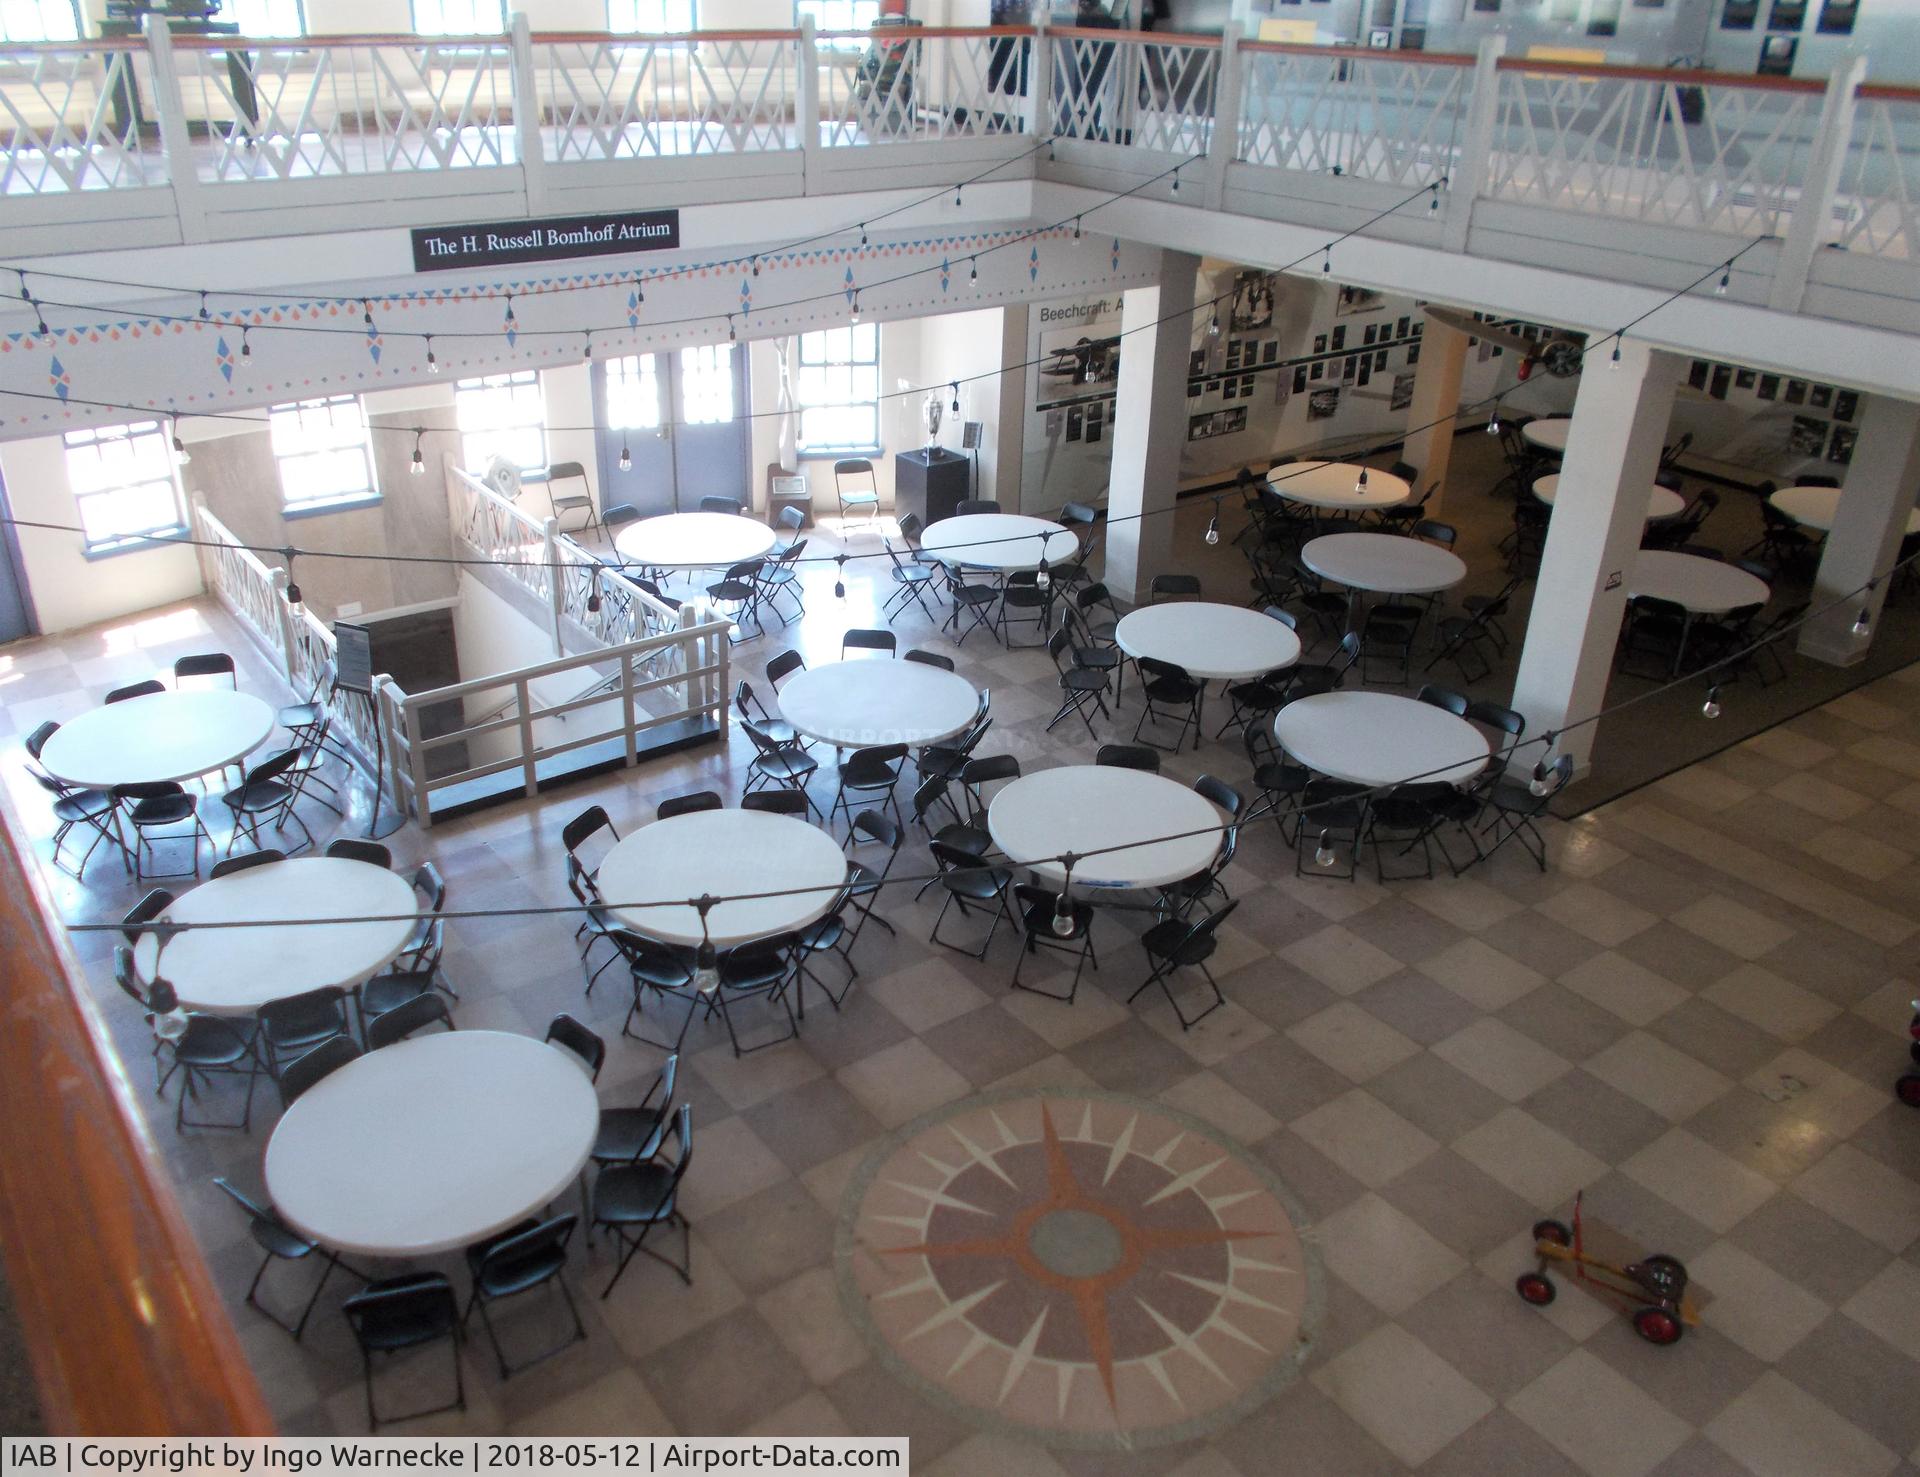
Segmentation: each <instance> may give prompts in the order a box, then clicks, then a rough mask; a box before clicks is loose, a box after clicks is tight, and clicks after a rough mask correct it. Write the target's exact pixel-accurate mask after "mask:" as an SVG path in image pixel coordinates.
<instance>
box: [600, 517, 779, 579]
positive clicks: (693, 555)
mask: <svg viewBox="0 0 1920 1477" xmlns="http://www.w3.org/2000/svg"><path fill="white" fill-rule="evenodd" d="M613 546H614V547H615V548H616V549H618V550H619V551H620V554H621V557H623V558H626V559H631V560H632V561H633V562H634V563H636V564H647V565H655V566H657V567H659V568H661V569H723V568H725V567H726V566H727V565H729V564H740V563H743V562H744V561H746V560H748V559H758V558H760V557H761V556H762V555H763V554H765V553H766V552H767V551H768V550H769V549H771V548H772V547H773V530H772V529H771V528H769V527H768V526H767V525H766V524H764V523H762V522H761V521H760V520H759V519H758V518H747V517H743V516H742V515H740V514H737V513H662V514H661V515H660V516H659V517H658V518H642V519H641V520H640V521H639V522H638V523H630V524H628V525H627V526H626V527H625V528H623V529H621V530H620V533H619V535H618V536H617V537H616V538H615V539H614V541H613Z"/></svg>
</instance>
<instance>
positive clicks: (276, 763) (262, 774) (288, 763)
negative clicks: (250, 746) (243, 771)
mask: <svg viewBox="0 0 1920 1477" xmlns="http://www.w3.org/2000/svg"><path fill="white" fill-rule="evenodd" d="M299 762H300V750H299V749H298V748H297V747H296V748H292V749H282V750H281V751H280V752H279V753H278V754H275V755H274V756H273V757H272V758H270V759H263V760H261V761H260V763H258V764H256V765H254V766H253V768H252V769H249V770H248V771H247V784H248V785H250V786H251V785H257V784H260V783H262V782H264V781H266V780H277V779H279V778H280V776H281V775H283V774H285V773H286V772H287V771H288V770H289V769H292V768H293V766H294V765H296V764H298V763H299Z"/></svg>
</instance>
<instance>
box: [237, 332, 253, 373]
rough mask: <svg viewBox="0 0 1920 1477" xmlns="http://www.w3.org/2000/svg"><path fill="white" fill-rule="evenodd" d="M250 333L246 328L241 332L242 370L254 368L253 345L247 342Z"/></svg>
mask: <svg viewBox="0 0 1920 1477" xmlns="http://www.w3.org/2000/svg"><path fill="white" fill-rule="evenodd" d="M249 332H251V330H250V329H246V328H243V329H241V330H240V367H241V368H242V369H251V368H252V367H253V345H252V344H250V343H248V342H247V334H248V333H249Z"/></svg>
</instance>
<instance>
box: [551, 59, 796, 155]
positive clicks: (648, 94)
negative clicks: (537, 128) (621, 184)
mask: <svg viewBox="0 0 1920 1477" xmlns="http://www.w3.org/2000/svg"><path fill="white" fill-rule="evenodd" d="M799 45H800V33H799V32H798V31H707V32H702V33H700V34H697V35H688V36H535V37H534V38H533V40H532V53H533V64H532V74H533V87H534V93H535V98H536V100H537V103H538V106H539V114H538V116H539V119H540V123H541V134H542V138H543V139H544V149H545V156H546V157H547V158H548V159H551V160H554V161H556V162H559V161H565V160H602V159H662V158H673V157H680V156H684V155H697V154H723V153H724V154H738V153H744V152H746V151H748V150H765V149H796V148H798V147H799V146H800V133H799V128H798V122H797V120H798V110H799V97H800V63H799Z"/></svg>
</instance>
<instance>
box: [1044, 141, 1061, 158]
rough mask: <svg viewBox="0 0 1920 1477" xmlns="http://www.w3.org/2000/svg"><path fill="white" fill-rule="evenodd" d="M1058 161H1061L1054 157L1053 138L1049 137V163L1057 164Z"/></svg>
mask: <svg viewBox="0 0 1920 1477" xmlns="http://www.w3.org/2000/svg"><path fill="white" fill-rule="evenodd" d="M1058 162H1059V161H1058V160H1056V159H1055V158H1054V155H1053V140H1052V139H1048V140H1047V163H1049V164H1055V163H1058Z"/></svg>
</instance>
